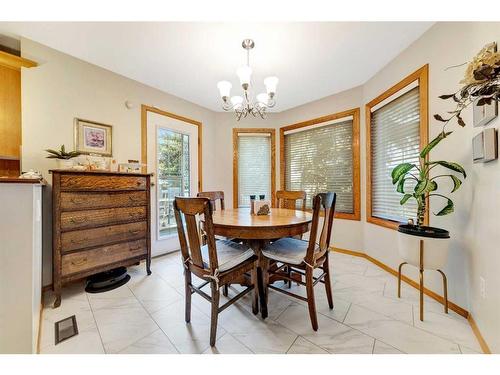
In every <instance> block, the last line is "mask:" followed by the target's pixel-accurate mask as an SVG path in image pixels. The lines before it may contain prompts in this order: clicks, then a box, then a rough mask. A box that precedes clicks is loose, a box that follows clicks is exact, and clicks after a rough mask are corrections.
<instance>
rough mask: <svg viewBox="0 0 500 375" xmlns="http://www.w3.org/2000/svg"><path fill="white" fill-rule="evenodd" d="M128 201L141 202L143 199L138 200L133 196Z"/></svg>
mask: <svg viewBox="0 0 500 375" xmlns="http://www.w3.org/2000/svg"><path fill="white" fill-rule="evenodd" d="M128 199H129V200H130V201H131V202H139V201H140V200H141V199H140V198H137V197H133V196H131V195H129V196H128Z"/></svg>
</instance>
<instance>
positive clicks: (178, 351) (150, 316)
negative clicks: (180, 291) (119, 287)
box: [120, 279, 181, 354]
mask: <svg viewBox="0 0 500 375" xmlns="http://www.w3.org/2000/svg"><path fill="white" fill-rule="evenodd" d="M162 280H163V279H162ZM127 288H128V289H129V290H130V292H131V293H132V295H133V296H134V298H135V299H136V300H137V302H139V304H140V305H141V307H142V308H143V309H144V311H145V312H146V314H148V316H149V318H150V319H151V320H152V321H153V322H154V323H155V324H156V326H157V327H158V329H159V330H160V331H162V332H163V334H164V335H165V337H166V338H167V340H168V341H169V342H170V344H172V346H173V347H174V349H175V350H176V351H177V353H178V354H181V352H180V350H179V349H178V348H177V346H175V344H174V343H173V342H172V340H171V339H170V337H168V335H167V334H166V332H165V331H164V330H163V329H162V328H161V327H160V325H159V324H158V323H157V322H156V320H154V318H153V316H152V315H151V314H150V313H149V311H148V310H147V309H146V308H145V307H144V305H143V304H142V302H141V300H139V298H137V296H136V295H135V293H134V291H133V290H132V289H130V287H129V286H128V285H127ZM175 302H177V301H174V302H172V303H169V304H168V305H167V306H165V307H163V308H166V307H168V306H170V305H172V304H174V303H175ZM163 308H162V309H163ZM162 309H160V310H162ZM160 310H158V311H160ZM154 332H156V331H154ZM154 332H151V333H149V334H147V335H146V336H144V337H141V338H140V339H138V340H137V341H134V342H133V343H132V344H130V345H128V346H127V347H125V348H123V349H122V350H120V351H123V350H125V349H127V348H129V347H130V346H132V345H134V344H136V343H137V342H139V341H140V340H142V339H144V338H146V337H148V336H149V335H151V334H153V333H154Z"/></svg>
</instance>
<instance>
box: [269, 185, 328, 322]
mask: <svg viewBox="0 0 500 375" xmlns="http://www.w3.org/2000/svg"><path fill="white" fill-rule="evenodd" d="M335 201H336V194H335V193H320V194H317V195H316V196H315V197H314V199H313V219H312V224H311V232H310V236H309V241H304V240H299V239H296V238H290V237H287V238H281V239H279V240H277V241H274V242H272V243H270V244H269V245H268V246H266V247H264V249H263V250H262V255H263V256H264V259H265V261H264V262H263V267H264V272H266V273H267V276H266V278H269V277H270V276H272V275H279V276H280V277H281V278H285V279H288V280H290V281H296V282H298V283H299V284H300V285H304V286H305V287H306V292H307V297H303V296H300V295H297V294H294V293H291V292H289V291H287V290H284V289H280V288H277V287H275V286H273V285H268V283H266V291H265V293H266V295H267V288H271V289H273V290H276V291H278V292H280V293H284V294H287V295H289V296H292V297H295V298H298V299H300V300H303V301H306V302H307V304H308V307H309V316H310V318H311V324H312V327H313V329H314V330H315V331H317V330H318V318H317V315H316V303H315V301H314V286H315V285H316V284H318V283H320V282H321V283H323V284H325V290H326V297H327V299H328V306H329V307H330V309H333V297H332V287H331V284H330V268H329V265H328V256H329V247H330V237H331V233H332V225H333V215H334V213H335ZM321 214H323V215H324V220H323V224H322V228H321V232H320V237H319V243H316V238H317V234H318V229H319V225H320V224H319V223H320V215H321ZM271 261H273V262H277V263H278V264H281V266H278V267H277V268H275V269H273V270H270V269H269V266H268V265H269V263H270V262H271ZM285 267H287V268H288V269H291V270H292V271H293V272H294V273H298V274H300V275H302V276H304V277H305V282H304V281H302V280H301V281H297V280H295V279H291V278H290V276H285V275H283V273H282V272H281V273H279V272H280V271H281V270H282V269H283V268H285ZM316 268H321V269H322V273H321V275H319V276H318V277H316V276H314V274H313V272H314V270H315V269H316Z"/></svg>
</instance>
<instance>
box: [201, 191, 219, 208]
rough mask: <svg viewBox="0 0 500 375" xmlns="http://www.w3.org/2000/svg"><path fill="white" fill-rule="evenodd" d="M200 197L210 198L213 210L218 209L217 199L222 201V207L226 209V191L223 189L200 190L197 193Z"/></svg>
mask: <svg viewBox="0 0 500 375" xmlns="http://www.w3.org/2000/svg"><path fill="white" fill-rule="evenodd" d="M196 196H197V197H199V198H208V199H210V204H211V205H212V210H213V211H217V201H220V204H219V206H220V209H221V210H223V209H224V192H223V191H200V192H199V193H198V194H196Z"/></svg>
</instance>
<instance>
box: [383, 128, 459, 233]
mask: <svg viewBox="0 0 500 375" xmlns="http://www.w3.org/2000/svg"><path fill="white" fill-rule="evenodd" d="M451 133H452V132H444V131H443V132H441V133H440V134H439V135H438V136H437V137H436V138H434V139H433V140H432V141H431V142H430V143H429V144H428V145H427V146H425V147H424V148H423V149H422V151H421V152H420V155H419V156H420V163H419V164H418V165H417V164H412V163H402V164H399V165H398V166H397V167H395V168H394V169H393V170H392V174H391V177H392V183H393V184H394V185H396V191H397V192H398V193H401V194H403V197H402V198H401V201H400V204H401V205H404V204H405V203H407V202H408V201H410V200H411V199H415V200H416V202H417V221H416V223H417V226H422V225H423V224H424V217H425V213H426V211H427V209H428V207H427V200H428V198H429V197H433V196H435V197H440V198H442V199H444V200H446V205H445V206H444V207H443V208H442V209H441V210H440V211H439V212H437V213H435V215H436V216H444V215H448V214H451V213H452V212H453V211H454V203H453V201H452V200H451V199H450V198H448V197H447V196H445V195H444V193H438V192H437V191H438V189H439V181H440V180H441V179H451V181H452V182H453V189H452V190H451V193H453V192H455V191H457V190H458V189H459V188H460V186H461V185H462V180H461V179H460V178H458V177H457V176H456V175H455V174H448V173H443V174H437V175H435V176H431V171H432V170H433V169H434V168H437V167H441V168H444V169H445V170H448V171H453V172H458V173H460V174H461V175H462V177H463V178H464V179H465V178H466V177H467V175H466V173H465V170H464V168H463V167H462V166H461V165H460V164H458V163H454V162H450V161H445V160H436V161H428V160H427V159H428V155H429V153H430V151H431V150H432V149H433V148H434V147H436V146H437V145H438V144H439V143H440V142H441V141H442V140H444V139H445V138H446V137H448V136H449V135H450V134H451Z"/></svg>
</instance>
